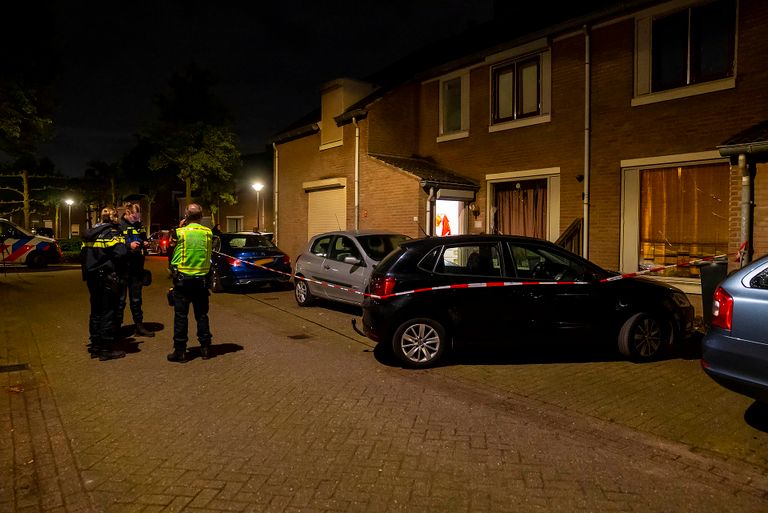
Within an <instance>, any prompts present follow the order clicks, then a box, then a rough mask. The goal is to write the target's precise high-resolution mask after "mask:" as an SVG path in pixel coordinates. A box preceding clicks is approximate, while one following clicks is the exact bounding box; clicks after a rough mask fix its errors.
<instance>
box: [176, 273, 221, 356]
mask: <svg viewBox="0 0 768 513" xmlns="http://www.w3.org/2000/svg"><path fill="white" fill-rule="evenodd" d="M208 296H209V292H208V285H207V282H206V280H205V278H204V277H200V278H189V277H187V278H184V279H178V280H174V286H173V348H174V350H176V351H184V350H185V349H186V348H187V340H188V324H189V320H188V316H189V305H190V304H191V305H192V311H193V312H194V314H195V321H196V323H197V340H198V342H200V345H201V346H209V345H211V338H212V335H211V328H210V325H209V323H208Z"/></svg>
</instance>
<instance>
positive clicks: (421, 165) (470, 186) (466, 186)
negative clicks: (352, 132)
mask: <svg viewBox="0 0 768 513" xmlns="http://www.w3.org/2000/svg"><path fill="white" fill-rule="evenodd" d="M368 156H369V157H372V158H374V159H376V160H378V161H380V162H383V163H385V164H388V165H390V166H392V167H396V168H398V169H402V170H403V171H405V172H407V173H410V174H412V175H415V176H417V177H419V178H420V179H421V186H422V187H438V188H440V187H445V188H447V187H450V188H452V189H462V190H468V191H477V190H478V189H480V186H479V185H478V184H477V183H475V182H474V181H472V180H470V179H469V178H465V177H463V176H461V175H460V174H458V173H457V172H455V171H453V170H450V169H447V168H444V167H442V166H439V165H437V164H435V162H434V161H432V160H431V159H425V158H419V157H398V156H395V155H382V154H379V153H369V154H368Z"/></svg>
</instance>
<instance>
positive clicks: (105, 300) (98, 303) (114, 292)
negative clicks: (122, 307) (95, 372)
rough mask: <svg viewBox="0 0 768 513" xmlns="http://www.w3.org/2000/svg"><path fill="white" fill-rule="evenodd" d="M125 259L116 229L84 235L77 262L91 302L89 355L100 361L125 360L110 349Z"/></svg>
mask: <svg viewBox="0 0 768 513" xmlns="http://www.w3.org/2000/svg"><path fill="white" fill-rule="evenodd" d="M125 257H126V248H125V243H124V242H123V237H122V235H121V234H120V230H119V228H118V227H117V226H115V225H113V224H111V223H102V224H97V225H96V226H94V227H93V228H91V229H90V230H88V232H87V233H86V234H85V237H84V242H83V247H82V250H81V253H80V258H81V270H82V274H83V281H85V282H86V284H87V285H88V292H89V293H90V301H91V312H90V317H89V319H88V331H89V333H90V347H89V349H88V351H89V352H90V353H91V356H92V357H94V358H95V357H98V358H99V360H111V359H113V358H121V357H123V356H125V352H124V351H119V350H116V349H115V348H114V347H113V344H114V322H115V311H116V309H117V304H118V289H119V275H120V274H121V273H123V272H124V267H125Z"/></svg>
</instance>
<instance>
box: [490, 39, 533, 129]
mask: <svg viewBox="0 0 768 513" xmlns="http://www.w3.org/2000/svg"><path fill="white" fill-rule="evenodd" d="M532 63H533V64H535V67H536V111H535V112H530V113H526V112H522V108H521V104H523V103H524V102H523V95H524V94H525V92H526V90H525V89H523V88H522V87H521V84H524V81H523V79H522V76H521V72H522V70H523V69H524V67H525V66H526V65H529V64H532ZM541 69H542V66H541V53H535V54H533V55H527V56H525V57H522V58H519V59H515V60H512V61H507V62H505V63H503V64H501V65H498V66H493V67H492V68H491V124H492V125H498V124H500V123H506V122H510V121H517V120H519V119H525V118H531V117H537V116H541V114H542V105H541V97H542V94H541V85H542V76H541V75H542V73H541ZM509 71H511V73H512V77H513V83H512V94H511V95H510V97H511V101H512V106H511V109H510V110H511V114H510V115H509V116H502V115H500V114H499V111H500V110H501V109H500V101H501V100H500V94H499V77H500V76H501V75H502V74H506V73H507V72H509Z"/></svg>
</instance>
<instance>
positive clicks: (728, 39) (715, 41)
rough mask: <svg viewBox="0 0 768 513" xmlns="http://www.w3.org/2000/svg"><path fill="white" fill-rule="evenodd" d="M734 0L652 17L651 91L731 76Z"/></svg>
mask: <svg viewBox="0 0 768 513" xmlns="http://www.w3.org/2000/svg"><path fill="white" fill-rule="evenodd" d="M735 30H736V5H735V0H716V1H714V2H710V3H707V4H703V5H698V6H693V7H690V8H688V9H684V10H682V11H678V12H675V13H672V14H669V15H667V16H663V17H662V16H660V17H657V18H655V19H654V20H653V26H652V34H651V37H652V43H651V46H652V72H651V84H652V85H651V87H652V90H653V91H664V90H667V89H673V88H676V87H683V86H687V85H692V84H698V83H702V82H709V81H712V80H717V79H721V78H727V77H731V76H733V62H734V46H735Z"/></svg>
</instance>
